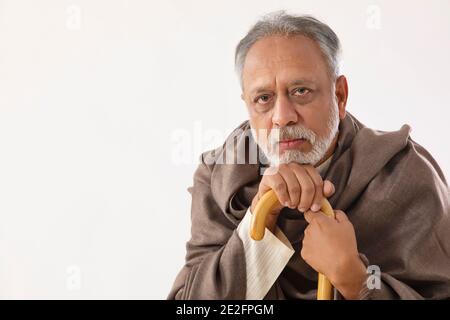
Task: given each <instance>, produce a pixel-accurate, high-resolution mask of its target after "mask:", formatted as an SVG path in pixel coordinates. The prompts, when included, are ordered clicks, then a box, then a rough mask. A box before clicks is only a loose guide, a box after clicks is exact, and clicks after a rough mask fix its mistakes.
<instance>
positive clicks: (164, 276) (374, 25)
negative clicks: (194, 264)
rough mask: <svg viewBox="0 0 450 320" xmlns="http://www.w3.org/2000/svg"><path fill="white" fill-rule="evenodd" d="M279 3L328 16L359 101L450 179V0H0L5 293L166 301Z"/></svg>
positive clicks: (360, 108)
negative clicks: (199, 192) (247, 64)
mask: <svg viewBox="0 0 450 320" xmlns="http://www.w3.org/2000/svg"><path fill="white" fill-rule="evenodd" d="M276 9H287V10H290V11H291V12H295V13H309V14H314V15H315V16H316V17H318V18H319V19H322V20H323V21H324V22H326V23H328V24H329V25H330V26H331V27H332V28H333V29H334V30H335V31H336V33H337V34H338V35H339V37H340V38H341V41H342V45H343V50H344V51H343V52H344V55H343V73H344V74H346V75H347V77H348V81H349V86H350V97H349V103H348V110H349V111H350V112H352V113H353V114H354V115H356V116H357V117H358V118H359V119H360V120H361V121H362V122H363V123H365V124H366V125H368V126H369V127H373V128H377V129H381V130H396V129H398V128H400V126H401V125H402V124H404V123H408V124H410V125H411V126H412V128H413V131H412V137H413V139H415V140H416V141H418V142H419V143H421V144H422V145H424V146H425V147H426V148H427V149H428V150H429V151H430V152H431V153H432V155H433V156H434V157H435V158H436V159H437V161H438V163H439V164H440V165H441V167H442V169H443V170H444V172H445V174H446V175H447V176H448V174H449V172H450V152H449V150H448V146H449V144H448V138H449V136H448V134H447V130H448V121H449V120H448V119H449V116H450V111H449V109H450V106H449V103H448V102H449V100H450V88H449V75H450V61H449V59H450V1H448V0H441V1H437V0H435V1H428V0H427V1H425V0H423V1H361V0H353V1H318V0H314V1H312V0H310V1H299V0H296V1H273V0H266V1H263V0H254V1H245V2H244V1H229V0H227V1H206V0H205V1H186V0H179V1H143V0H142V1H137V0H136V1H131V0H130V1H120V0H116V1H111V0H108V1H107V0H104V1H98V0H96V1H92V0H89V1H88V0H70V1H69V0H67V1H63V0H53V1H52V0H40V1H34V0H29V1H23V0H14V1H13V0H9V1H6V0H3V1H2V0H0V298H60V299H72V298H74V299H78V298H87V299H90V298H138V299H144V298H145V299H147V298H150V299H164V298H165V297H166V296H167V293H168V292H169V290H170V287H171V285H172V282H173V280H174V279H175V276H176V274H177V272H178V271H179V270H180V269H181V267H182V265H183V261H184V254H185V242H186V241H187V240H188V238H189V232H190V230H189V228H190V220H189V216H190V200H191V199H190V195H189V193H188V192H187V190H186V189H187V187H189V186H190V185H191V184H192V174H193V172H194V170H195V168H196V166H197V163H196V162H197V159H198V156H199V155H200V152H202V151H204V150H206V149H210V148H212V147H215V146H218V145H219V144H221V143H222V141H223V140H222V139H223V138H224V136H225V135H226V134H227V133H229V132H230V130H231V129H232V128H234V127H236V126H237V125H238V124H240V123H241V122H242V121H244V120H245V119H246V118H247V114H246V109H245V106H244V104H243V102H242V101H241V100H240V98H239V95H240V89H239V86H238V82H237V79H236V77H235V74H234V71H233V54H234V48H235V46H236V44H237V42H238V41H239V39H240V38H241V37H243V36H244V35H245V33H246V31H247V30H248V29H249V28H250V26H251V24H252V23H254V22H255V21H256V19H257V18H258V16H260V15H261V14H263V13H267V12H269V11H272V10H276ZM183 133H184V136H183V137H185V139H184V140H183V139H181V140H180V137H181V134H183ZM186 137H187V138H186ZM180 146H181V147H182V148H184V151H185V152H186V153H185V154H184V155H185V156H186V155H187V156H186V157H184V158H183V161H181V163H180V161H175V160H176V159H177V158H175V157H174V154H175V155H176V154H178V152H179V151H180V149H179V148H180ZM178 160H179V159H178Z"/></svg>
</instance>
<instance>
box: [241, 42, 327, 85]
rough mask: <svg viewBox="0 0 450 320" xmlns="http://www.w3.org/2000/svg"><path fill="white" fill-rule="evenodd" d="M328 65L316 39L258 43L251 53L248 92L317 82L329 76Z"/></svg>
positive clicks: (244, 78)
mask: <svg viewBox="0 0 450 320" xmlns="http://www.w3.org/2000/svg"><path fill="white" fill-rule="evenodd" d="M327 75H328V73H327V64H326V61H325V59H324V57H323V55H322V52H321V51H320V48H319V46H318V45H317V43H316V42H315V41H314V40H311V39H309V38H307V37H304V36H300V35H299V36H290V37H283V36H271V37H267V38H264V39H261V40H258V41H257V42H256V43H255V44H254V45H253V46H252V47H251V48H250V50H249V51H248V53H247V56H246V59H245V62H244V68H243V71H242V81H243V85H244V89H245V91H247V92H250V91H254V90H255V88H256V87H264V86H273V85H275V84H276V83H278V84H279V83H283V84H286V85H288V84H289V83H291V82H294V81H299V80H303V81H310V82H317V81H320V80H321V79H322V78H324V77H327Z"/></svg>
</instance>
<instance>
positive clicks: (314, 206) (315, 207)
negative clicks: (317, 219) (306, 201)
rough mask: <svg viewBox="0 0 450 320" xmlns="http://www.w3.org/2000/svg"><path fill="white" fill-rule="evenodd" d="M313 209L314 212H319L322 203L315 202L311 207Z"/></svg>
mask: <svg viewBox="0 0 450 320" xmlns="http://www.w3.org/2000/svg"><path fill="white" fill-rule="evenodd" d="M311 210H312V211H314V212H317V211H319V210H320V205H318V204H317V203H314V204H313V205H312V207H311Z"/></svg>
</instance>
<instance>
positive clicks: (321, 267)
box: [301, 210, 367, 299]
mask: <svg viewBox="0 0 450 320" xmlns="http://www.w3.org/2000/svg"><path fill="white" fill-rule="evenodd" d="M334 212H335V215H336V217H335V218H331V217H328V216H326V215H325V214H324V213H323V212H321V211H318V212H313V211H307V212H305V214H304V216H305V219H306V221H307V222H308V224H309V225H308V226H307V227H306V229H305V232H304V238H303V248H302V250H301V256H302V258H303V259H304V260H305V261H306V263H308V264H309V265H310V266H311V267H312V268H313V269H314V270H316V271H317V272H320V273H322V274H324V275H325V276H326V277H327V278H328V279H329V280H330V282H331V283H332V284H333V286H334V287H335V288H336V289H337V290H338V291H339V292H340V293H341V294H342V295H343V296H344V298H345V299H358V297H359V292H360V290H361V289H362V286H363V284H364V283H365V279H366V276H367V273H366V268H365V265H364V263H363V262H362V261H361V259H360V257H359V253H358V249H357V243H356V236H355V230H354V228H353V225H352V223H351V222H350V221H349V220H348V218H347V215H346V214H345V213H344V212H343V211H341V210H334Z"/></svg>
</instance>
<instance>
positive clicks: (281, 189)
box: [274, 182, 284, 192]
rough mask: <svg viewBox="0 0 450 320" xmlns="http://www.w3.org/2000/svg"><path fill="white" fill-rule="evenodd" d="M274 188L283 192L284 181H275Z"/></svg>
mask: <svg viewBox="0 0 450 320" xmlns="http://www.w3.org/2000/svg"><path fill="white" fill-rule="evenodd" d="M274 189H275V190H276V191H279V192H283V191H284V183H282V182H278V183H276V184H275V187H274Z"/></svg>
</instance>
